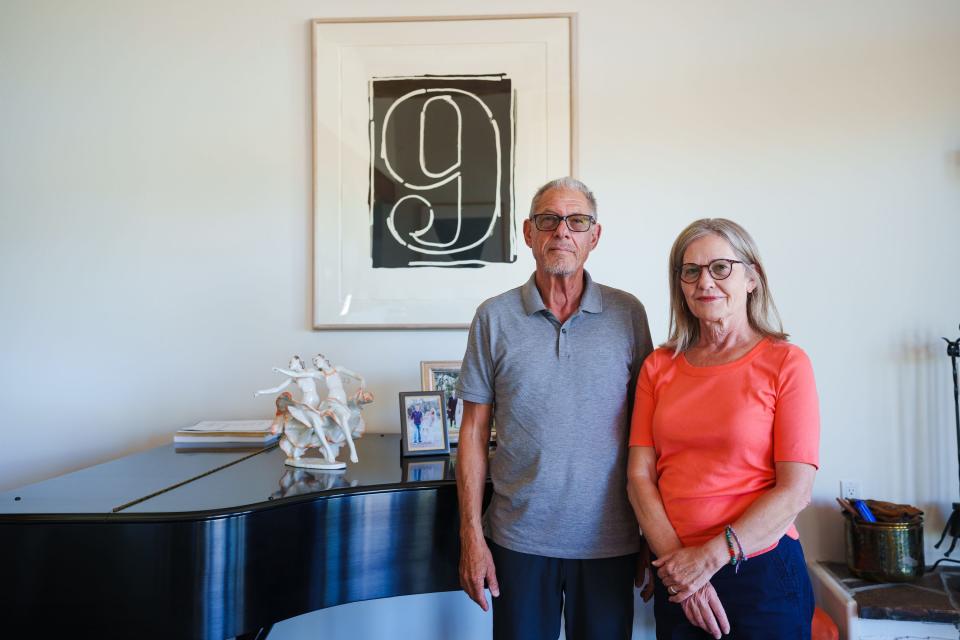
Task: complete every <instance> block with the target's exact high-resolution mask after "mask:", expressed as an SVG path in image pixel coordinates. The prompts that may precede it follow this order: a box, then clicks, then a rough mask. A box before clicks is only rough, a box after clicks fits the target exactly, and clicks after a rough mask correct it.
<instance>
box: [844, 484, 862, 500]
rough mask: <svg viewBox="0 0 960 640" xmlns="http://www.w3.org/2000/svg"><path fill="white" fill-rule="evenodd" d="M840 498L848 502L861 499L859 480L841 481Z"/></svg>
mask: <svg viewBox="0 0 960 640" xmlns="http://www.w3.org/2000/svg"><path fill="white" fill-rule="evenodd" d="M840 497H841V498H845V499H847V500H854V499H858V498H859V497H860V481H859V480H841V481H840Z"/></svg>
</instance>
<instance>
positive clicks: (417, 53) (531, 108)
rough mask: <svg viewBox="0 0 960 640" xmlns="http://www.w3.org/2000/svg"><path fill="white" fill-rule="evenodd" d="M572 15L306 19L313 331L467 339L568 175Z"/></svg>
mask: <svg viewBox="0 0 960 640" xmlns="http://www.w3.org/2000/svg"><path fill="white" fill-rule="evenodd" d="M574 26H575V25H574V16H573V15H568V14H564V15H522V16H482V17H462V18H461V17H457V18H411V19H393V18H391V19H366V20H316V21H314V22H313V81H314V85H313V130H314V147H313V149H314V174H313V178H314V283H313V284H314V291H313V293H314V299H313V303H314V304H313V307H314V327H315V328H317V329H385V328H401V329H411V328H430V329H436V328H466V327H467V325H468V324H469V322H470V319H471V318H472V316H473V312H474V311H475V309H476V307H477V305H479V303H480V302H482V301H483V300H485V299H486V298H489V297H491V296H493V295H496V294H498V293H501V292H503V291H505V290H507V289H509V288H511V287H514V286H518V285H519V284H521V283H523V281H524V280H526V278H527V277H528V276H529V274H530V273H531V272H532V271H533V269H534V264H533V259H532V257H531V256H530V255H529V252H527V251H524V250H522V249H523V248H524V247H523V239H522V222H523V219H524V218H525V217H526V208H527V206H528V205H527V202H528V201H529V198H530V197H531V196H532V195H533V193H534V191H535V190H536V189H537V188H538V187H539V186H540V185H542V184H543V183H545V182H546V181H547V180H550V179H552V178H556V177H559V176H563V175H571V174H573V173H575V167H574V165H573V159H574V157H575V154H574V139H575V136H574V131H573V104H572V96H573V90H572V86H573V74H572V60H573V55H572V51H573V49H572V38H571V34H572V33H573V32H574Z"/></svg>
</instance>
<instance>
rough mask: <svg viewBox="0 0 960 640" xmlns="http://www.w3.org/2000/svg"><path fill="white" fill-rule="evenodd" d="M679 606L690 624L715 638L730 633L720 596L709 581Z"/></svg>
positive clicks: (718, 639)
mask: <svg viewBox="0 0 960 640" xmlns="http://www.w3.org/2000/svg"><path fill="white" fill-rule="evenodd" d="M671 600H672V598H671ZM680 607H681V608H682V609H683V613H684V615H686V616H687V620H689V621H690V624H692V625H693V626H695V627H699V628H701V629H703V630H704V631H706V632H707V633H709V634H710V635H712V636H713V637H714V638H716V639H717V640H720V635H721V634H723V635H726V634H728V633H730V623H729V622H728V621H727V612H726V611H724V610H723V605H722V604H720V598H719V597H717V592H716V591H715V590H714V588H713V585H712V584H710V583H709V582H708V583H706V584H705V585H703V586H702V587H700V589H698V590H697V591H696V592H694V593H693V595H691V596H690V597H689V598H687V599H686V600H684V601H683V602H681V603H680Z"/></svg>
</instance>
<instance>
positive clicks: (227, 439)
mask: <svg viewBox="0 0 960 640" xmlns="http://www.w3.org/2000/svg"><path fill="white" fill-rule="evenodd" d="M270 425H271V421H270V420H228V421H204V422H200V423H198V424H195V425H193V426H192V427H186V428H184V429H180V430H179V431H177V432H176V433H175V434H174V436H173V443H174V446H175V447H176V449H177V450H178V451H179V450H182V449H194V448H196V449H204V450H207V451H209V450H211V449H259V448H263V447H266V446H269V445H272V444H273V443H274V442H276V441H277V439H278V438H279V437H280V435H279V434H276V435H274V434H272V433H270Z"/></svg>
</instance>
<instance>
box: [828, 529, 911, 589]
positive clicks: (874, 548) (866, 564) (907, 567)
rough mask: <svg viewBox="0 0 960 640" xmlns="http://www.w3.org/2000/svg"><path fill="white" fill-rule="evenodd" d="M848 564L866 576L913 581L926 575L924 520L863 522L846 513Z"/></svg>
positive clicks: (884, 579)
mask: <svg viewBox="0 0 960 640" xmlns="http://www.w3.org/2000/svg"><path fill="white" fill-rule="evenodd" d="M843 527H844V530H845V532H846V538H847V568H848V569H850V573H852V574H853V575H855V576H857V577H858V578H863V579H865V580H876V581H878V582H911V581H913V580H916V579H918V578H920V577H921V576H922V575H923V570H924V560H923V520H922V519H920V518H918V519H916V520H914V521H911V522H861V521H859V520H857V521H854V519H853V518H852V517H851V516H850V515H848V514H846V513H844V514H843Z"/></svg>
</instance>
